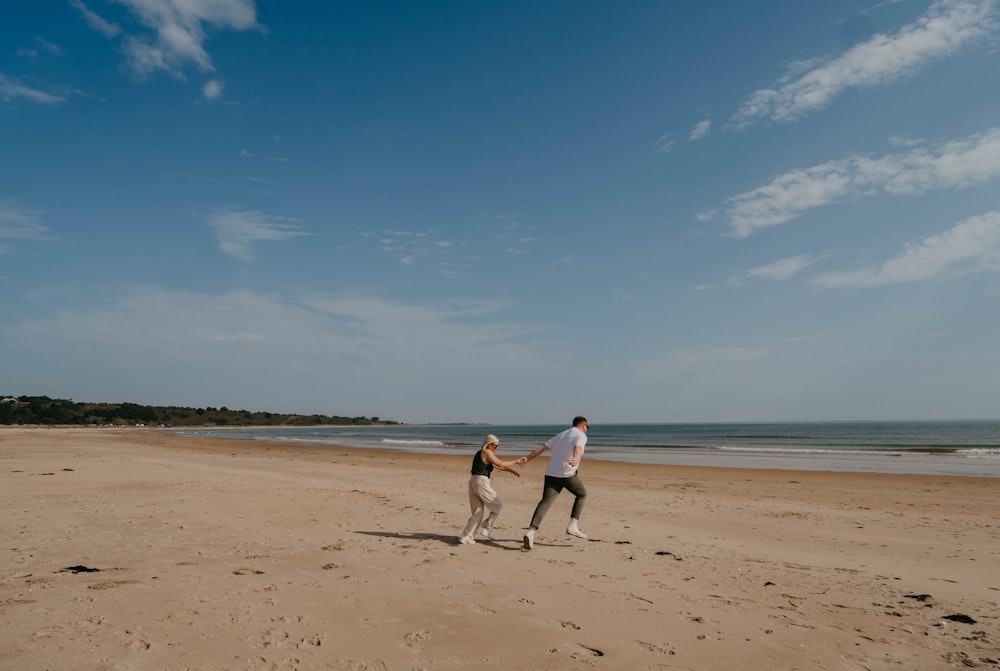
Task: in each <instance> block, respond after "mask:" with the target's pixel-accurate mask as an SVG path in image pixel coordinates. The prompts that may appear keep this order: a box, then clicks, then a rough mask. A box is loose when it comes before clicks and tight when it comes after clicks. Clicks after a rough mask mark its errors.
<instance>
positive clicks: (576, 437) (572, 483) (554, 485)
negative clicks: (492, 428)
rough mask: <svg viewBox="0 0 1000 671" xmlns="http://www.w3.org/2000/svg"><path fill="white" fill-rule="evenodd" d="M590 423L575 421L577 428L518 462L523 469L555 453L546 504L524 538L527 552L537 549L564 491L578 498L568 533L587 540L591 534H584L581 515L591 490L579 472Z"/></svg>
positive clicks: (548, 473) (547, 478)
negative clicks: (539, 534) (541, 530)
mask: <svg viewBox="0 0 1000 671" xmlns="http://www.w3.org/2000/svg"><path fill="white" fill-rule="evenodd" d="M589 428H590V423H589V422H587V418H586V417H574V418H573V426H572V427H570V428H568V429H566V430H565V431H563V432H562V433H560V434H558V435H556V436H553V437H552V438H549V439H548V440H547V441H546V442H545V443H544V444H542V445H541V446H539V447H538V448H537V449H536V450H535V451H534V452H532V453H531V454H529V455H528V456H526V457H521V458H520V459H519V460H518V461H519V462H520V463H521V465H522V466H523V465H524V464H526V463H528V462H529V461H531V460H532V459H534V458H535V457H537V456H538V455H539V454H541V453H542V452H544V451H545V450H552V454H551V456H550V457H549V465H548V468H546V469H545V488H544V489H543V490H542V500H541V501H539V502H538V505H537V506H536V507H535V514H534V515H532V516H531V528H530V529H528V532H527V533H526V534H524V549H525V550H531V549H532V548H534V547H535V532H536V531H538V527H539V526H540V525H541V524H542V519H543V518H544V517H545V514H546V513H547V512H549V508H551V507H552V504H553V503H554V502H555V500H556V497H557V496H559V493H560V492H562V490H563V489H568V490H569V492H570V493H571V494H572V495H573V496H575V497H576V499H575V500H574V501H573V511H572V512H571V513H570V520H569V526H568V527H566V533H568V534H569V535H571V536H576V537H577V538H583V539H585V540H586V538H587V534H585V533H583V532H582V531H580V513H582V512H583V502H584V499H586V498H587V488H586V487H584V486H583V482H581V481H580V476H579V475H577V469H579V468H580V461H581V460H582V459H583V448H584V447H585V446H586V445H587V430H588V429H589Z"/></svg>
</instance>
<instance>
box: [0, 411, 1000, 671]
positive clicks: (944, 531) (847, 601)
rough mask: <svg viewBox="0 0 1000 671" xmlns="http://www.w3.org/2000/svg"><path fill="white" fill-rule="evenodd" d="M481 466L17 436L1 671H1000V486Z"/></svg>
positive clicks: (947, 479)
mask: <svg viewBox="0 0 1000 671" xmlns="http://www.w3.org/2000/svg"><path fill="white" fill-rule="evenodd" d="M470 456H471V453H470V455H468V456H465V455H463V456H461V457H453V456H428V455H414V454H403V453H392V452H386V451H382V450H351V449H343V448H331V447H324V446H308V445H288V444H276V443H266V442H257V441H235V440H224V439H192V438H181V437H177V436H171V435H168V434H164V433H158V432H141V431H125V430H97V429H22V428H5V429H0V536H2V538H3V544H2V546H0V614H2V617H3V622H4V627H3V628H2V631H0V660H3V667H4V668H10V669H26V670H27V669H48V670H49V671H64V670H65V671H77V670H79V669H108V670H114V671H118V670H125V669H157V670H160V669H163V670H169V671H174V670H176V671H181V670H185V671H195V670H199V671H207V670H209V669H212V670H219V669H250V670H254V671H257V670H275V671H294V670H298V671H307V670H311V669H337V670H339V669H343V670H351V671H357V670H363V669H371V670H386V671H396V670H406V671H411V670H416V669H429V670H430V669H450V668H456V669H457V668H475V669H489V668H497V669H500V668H512V669H527V668H533V669H591V668H605V669H656V670H666V669H671V670H696V669H697V670H704V669H859V670H860V669H870V670H873V671H874V670H883V669H884V670H889V669H893V670H899V669H905V670H915V669H919V670H921V671H935V670H938V669H942V670H943V669H963V668H970V667H980V668H1000V633H998V632H1000V621H998V619H1000V522H998V520H1000V496H998V495H1000V480H998V479H997V478H976V477H953V476H933V475H891V474H878V473H840V472H805V471H789V470H780V471H779V470H763V469H728V468H701V467H692V466H662V465H642V464H623V463H615V462H606V461H598V460H586V459H585V461H584V465H583V468H582V470H581V477H582V478H583V479H584V481H585V482H586V484H587V487H588V489H589V492H590V494H589V496H588V500H587V509H586V510H585V512H584V516H583V520H582V523H581V527H582V528H583V529H584V530H585V531H586V532H587V533H588V534H590V540H587V541H584V540H580V539H576V538H573V537H571V536H568V535H566V534H565V533H564V528H565V525H566V518H567V517H568V513H569V508H570V505H571V498H570V496H569V495H568V493H564V494H563V495H562V496H561V497H560V499H559V501H558V502H557V503H556V504H555V506H554V507H553V509H552V511H551V512H550V514H549V516H548V517H547V518H546V520H545V523H544V525H543V526H542V529H541V530H540V531H539V534H538V536H537V541H536V547H535V549H534V550H532V551H530V552H525V551H523V550H522V543H521V538H522V534H523V531H524V528H525V526H526V524H527V522H528V520H529V519H530V516H531V512H532V510H533V509H534V505H535V503H536V502H537V500H538V497H539V495H540V493H541V484H542V473H543V471H544V459H539V460H537V461H535V462H532V463H531V464H529V465H528V466H526V467H524V468H522V469H521V471H522V473H523V477H522V478H521V479H517V478H514V477H512V476H510V475H508V474H503V473H495V474H494V476H493V479H494V485H495V487H496V489H497V490H498V491H499V493H500V496H501V498H502V499H503V501H504V503H505V507H504V511H503V513H502V515H501V517H500V524H499V526H498V529H497V535H498V540H497V541H489V540H486V539H481V540H480V541H479V542H478V543H477V544H475V545H468V546H467V545H459V544H458V541H457V534H458V532H459V530H460V529H461V527H462V526H463V525H464V523H465V520H466V519H467V517H468V507H467V500H466V481H467V468H468V461H469V457H470ZM500 456H501V457H504V456H507V457H512V456H518V455H517V453H516V452H513V451H508V452H505V451H503V450H501V455H500Z"/></svg>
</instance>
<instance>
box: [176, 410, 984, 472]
mask: <svg viewBox="0 0 1000 671" xmlns="http://www.w3.org/2000/svg"><path fill="white" fill-rule="evenodd" d="M564 428H566V426H565V425H561V426H560V425H519V424H445V425H425V424H421V425H405V426H404V425H392V426H322V427H254V428H232V429H200V428H199V429H176V430H175V431H174V432H175V433H177V434H181V435H188V436H215V437H222V438H234V439H251V440H269V441H282V442H297V443H311V444H327V445H341V446H344V447H359V448H370V449H384V450H398V451H405V452H413V453H423V454H471V453H472V452H474V451H475V450H476V449H478V448H479V446H480V444H481V443H482V440H483V438H484V437H485V436H486V435H487V434H490V433H492V434H495V435H496V436H498V437H499V438H500V445H501V446H500V452H499V454H500V456H501V457H507V458H514V457H517V456H520V455H522V454H527V453H528V452H530V451H531V450H533V449H534V448H535V447H537V446H539V445H541V444H542V443H543V442H544V441H545V440H547V439H548V438H550V437H551V436H553V435H555V434H556V433H558V432H559V431H561V430H563V429H564ZM586 459H605V460H613V461H623V462H629V463H638V464H668V465H669V464H673V465H691V466H719V467H732V468H777V469H792V470H820V471H854V472H879V473H916V474H928V475H981V476H990V477H1000V420H981V421H920V422H890V421H885V422H793V423H743V424H730V423H719V424H693V423H692V424H601V423H599V422H595V423H592V424H591V425H590V431H589V432H588V439H587V450H586V458H585V462H586Z"/></svg>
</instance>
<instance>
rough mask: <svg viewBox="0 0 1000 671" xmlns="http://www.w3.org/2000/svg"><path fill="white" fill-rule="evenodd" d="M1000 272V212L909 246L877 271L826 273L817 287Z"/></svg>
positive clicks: (888, 282) (981, 216) (900, 281)
mask: <svg viewBox="0 0 1000 671" xmlns="http://www.w3.org/2000/svg"><path fill="white" fill-rule="evenodd" d="M982 271H992V272H998V271H1000V212H988V213H986V214H983V215H980V216H976V217H971V218H969V219H966V220H965V221H963V222H961V223H959V224H956V225H955V226H954V227H953V228H951V229H950V230H948V231H945V232H944V233H942V234H941V235H935V236H931V237H929V238H926V239H924V240H922V241H920V242H918V243H912V244H909V245H907V246H906V247H905V248H904V249H903V251H902V252H901V253H900V254H899V255H898V256H896V257H894V258H891V259H889V260H888V261H886V262H884V263H883V264H882V265H881V266H879V267H878V268H873V269H867V270H854V271H841V272H833V273H824V274H822V275H818V276H816V277H815V278H813V280H812V283H813V284H814V285H816V286H818V287H821V288H824V289H829V288H833V287H873V286H881V285H885V284H898V283H902V282H917V281H921V280H929V279H933V278H935V277H940V276H942V275H946V274H965V273H971V272H982Z"/></svg>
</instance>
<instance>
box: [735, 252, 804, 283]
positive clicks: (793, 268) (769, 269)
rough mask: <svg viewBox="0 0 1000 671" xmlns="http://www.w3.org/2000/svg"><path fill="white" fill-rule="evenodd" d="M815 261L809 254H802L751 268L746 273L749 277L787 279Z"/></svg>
mask: <svg viewBox="0 0 1000 671" xmlns="http://www.w3.org/2000/svg"><path fill="white" fill-rule="evenodd" d="M815 262H816V259H815V258H813V257H812V256H810V255H809V254H800V255H799V256H789V257H788V258H785V259H779V260H778V261H774V262H772V263H768V264H766V265H763V266H757V267H756V268H751V269H750V270H748V271H747V273H746V274H747V276H748V277H760V278H763V279H766V280H787V279H791V278H792V277H794V276H795V275H798V274H799V273H800V272H802V271H803V270H805V269H806V268H808V267H809V266H811V265H812V264H814V263H815Z"/></svg>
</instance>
